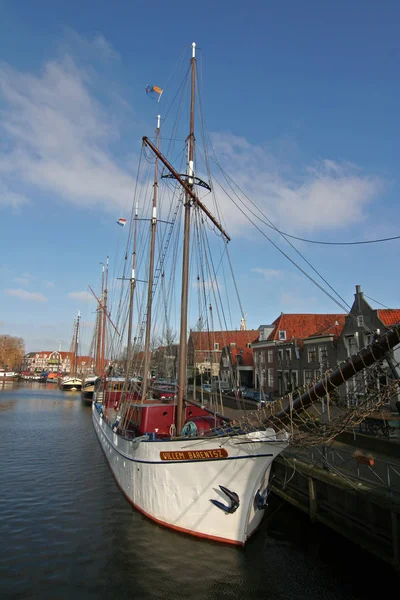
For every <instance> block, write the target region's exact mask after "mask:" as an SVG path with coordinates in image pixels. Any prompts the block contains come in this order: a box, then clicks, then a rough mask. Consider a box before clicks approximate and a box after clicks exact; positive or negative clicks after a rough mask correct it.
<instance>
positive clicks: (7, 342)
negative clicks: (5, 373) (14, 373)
mask: <svg viewBox="0 0 400 600" xmlns="http://www.w3.org/2000/svg"><path fill="white" fill-rule="evenodd" d="M24 353H25V342H24V340H23V339H22V338H18V337H13V336H11V335H0V367H1V368H2V369H6V370H7V369H10V370H11V369H18V368H19V366H20V365H21V362H22V359H23V356H24Z"/></svg>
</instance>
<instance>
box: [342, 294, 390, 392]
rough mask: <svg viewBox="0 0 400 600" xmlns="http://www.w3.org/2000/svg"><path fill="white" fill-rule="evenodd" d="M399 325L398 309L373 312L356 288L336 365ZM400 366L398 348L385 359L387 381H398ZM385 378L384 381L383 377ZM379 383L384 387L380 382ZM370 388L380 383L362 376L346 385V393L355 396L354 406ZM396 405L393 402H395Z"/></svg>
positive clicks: (375, 310) (374, 310)
mask: <svg viewBox="0 0 400 600" xmlns="http://www.w3.org/2000/svg"><path fill="white" fill-rule="evenodd" d="M398 323H400V309H374V308H372V307H371V306H370V305H369V303H368V302H367V300H366V299H365V297H364V294H363V292H362V291H361V287H360V286H359V285H356V293H355V295H354V302H353V306H352V307H351V310H350V312H349V314H348V315H347V317H346V321H345V325H344V327H343V331H342V334H341V336H340V339H339V341H338V362H342V361H344V360H346V359H347V358H348V357H349V356H352V355H353V354H355V353H356V352H358V351H359V350H361V348H364V347H365V346H367V345H368V344H369V343H371V341H373V339H374V336H376V335H381V334H384V333H386V332H387V331H389V329H390V328H391V327H392V326H393V325H397V324H398ZM399 363H400V345H399V346H397V347H396V348H395V349H394V350H393V351H392V352H391V353H389V355H388V360H387V361H385V363H384V368H385V370H387V372H388V374H389V375H390V377H395V378H396V377H397V378H399V377H400V370H399V367H398V364H399ZM383 378H384V377H383ZM381 383H385V382H384V381H382V382H381ZM370 385H376V386H379V382H371V381H369V380H368V379H367V378H366V377H365V375H364V374H360V375H359V376H357V377H356V378H353V379H351V380H349V381H348V382H347V383H346V388H345V390H346V393H347V394H348V395H350V398H351V394H352V392H354V393H355V397H354V399H353V400H354V402H357V397H356V396H357V394H360V393H362V390H363V387H365V388H367V387H369V386H370ZM394 401H395V399H394Z"/></svg>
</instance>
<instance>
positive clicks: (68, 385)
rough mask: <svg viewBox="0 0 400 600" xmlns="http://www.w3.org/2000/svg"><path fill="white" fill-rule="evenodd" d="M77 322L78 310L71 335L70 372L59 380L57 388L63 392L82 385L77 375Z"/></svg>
mask: <svg viewBox="0 0 400 600" xmlns="http://www.w3.org/2000/svg"><path fill="white" fill-rule="evenodd" d="M79 322H80V313H79V312H78V316H77V318H76V319H75V322H74V332H73V335H72V344H71V362H70V373H69V375H66V376H65V377H63V378H62V379H61V381H60V382H59V388H60V390H62V391H64V392H66V391H79V390H80V389H81V386H82V379H81V378H80V377H78V351H79Z"/></svg>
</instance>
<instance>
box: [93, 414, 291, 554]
mask: <svg viewBox="0 0 400 600" xmlns="http://www.w3.org/2000/svg"><path fill="white" fill-rule="evenodd" d="M92 415H93V424H94V428H95V431H96V433H97V436H98V438H99V441H100V444H101V446H102V448H103V450H104V453H105V455H106V457H107V460H108V462H109V465H110V467H111V470H112V472H113V474H114V477H115V479H116V480H117V483H118V485H119V487H120V488H121V489H122V491H123V492H124V494H125V496H126V497H127V498H128V500H129V501H130V502H131V503H132V504H133V506H134V507H135V508H136V509H138V510H139V511H141V512H142V513H143V514H145V515H146V516H147V517H149V518H151V519H153V520H154V521H156V522H157V523H159V524H161V525H164V526H166V527H170V528H172V529H175V530H178V531H181V532H185V533H188V534H191V535H195V536H198V537H204V538H209V539H212V540H217V541H220V542H226V543H231V544H241V545H242V544H244V543H245V542H246V540H247V539H248V538H249V537H250V535H251V534H252V533H253V532H254V531H255V530H256V529H257V527H258V526H259V525H260V523H261V520H262V518H263V513H264V511H263V508H265V503H263V499H264V498H265V497H266V495H267V486H268V480H269V473H270V468H271V464H272V461H273V460H274V458H275V457H276V456H277V455H278V454H279V453H280V452H282V450H284V449H285V448H286V446H287V441H286V438H285V437H283V438H282V439H281V440H279V439H276V434H275V432H274V430H273V429H269V430H267V431H262V432H253V433H251V434H248V435H240V436H235V437H229V436H226V437H222V438H210V437H208V438H188V439H184V440H182V439H180V440H160V441H149V440H147V439H146V440H144V439H143V438H137V439H136V440H135V439H134V440H127V439H124V438H122V437H121V436H119V435H117V434H116V433H114V432H113V430H112V428H111V426H110V425H109V424H108V423H107V422H106V420H105V418H103V417H102V413H101V406H100V405H98V404H96V403H93V407H92ZM207 457H212V458H207ZM220 486H223V487H224V488H225V489H226V490H228V491H230V492H233V493H234V494H235V495H236V494H237V497H238V502H239V506H238V508H237V509H236V510H235V511H234V512H232V513H227V512H225V511H224V510H222V508H220V507H218V506H216V505H214V504H213V502H211V500H216V501H219V502H220V503H221V505H224V506H226V507H230V506H231V505H232V502H231V500H230V498H229V496H228V495H227V494H226V493H225V492H224V490H222V489H221V487H220ZM263 504H264V506H263Z"/></svg>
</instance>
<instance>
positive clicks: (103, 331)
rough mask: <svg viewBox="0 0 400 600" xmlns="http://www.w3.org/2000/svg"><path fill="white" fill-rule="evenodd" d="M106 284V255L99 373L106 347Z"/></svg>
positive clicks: (103, 362)
mask: <svg viewBox="0 0 400 600" xmlns="http://www.w3.org/2000/svg"><path fill="white" fill-rule="evenodd" d="M107 286H108V256H107V260H106V270H105V277H104V292H103V315H102V319H101V333H102V335H101V373H104V366H105V349H106V319H107Z"/></svg>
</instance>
